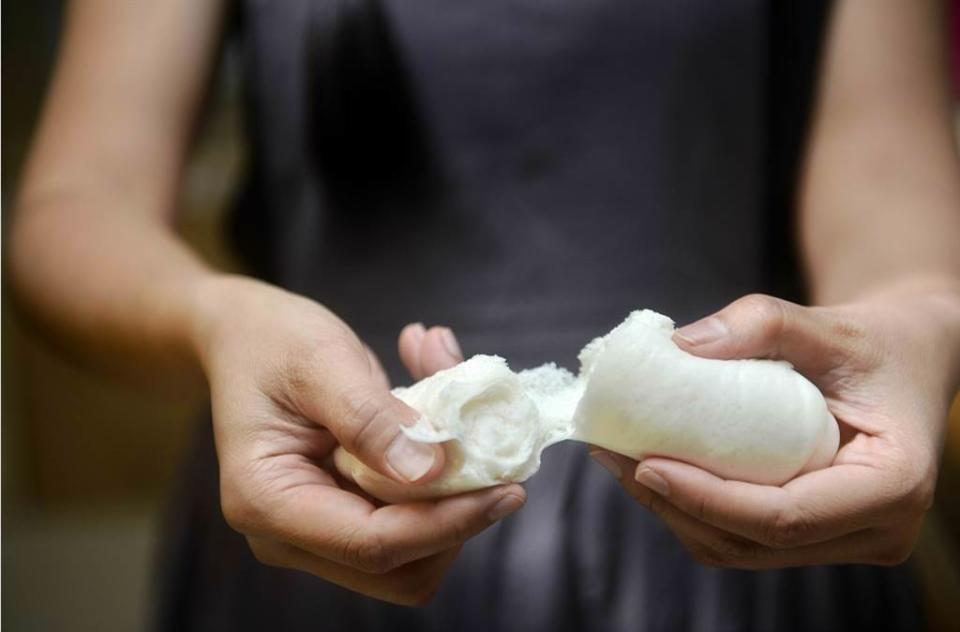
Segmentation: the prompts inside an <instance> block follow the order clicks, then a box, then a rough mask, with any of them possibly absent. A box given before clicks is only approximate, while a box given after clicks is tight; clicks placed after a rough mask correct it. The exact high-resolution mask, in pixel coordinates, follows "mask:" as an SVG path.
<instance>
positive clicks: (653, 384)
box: [337, 310, 839, 501]
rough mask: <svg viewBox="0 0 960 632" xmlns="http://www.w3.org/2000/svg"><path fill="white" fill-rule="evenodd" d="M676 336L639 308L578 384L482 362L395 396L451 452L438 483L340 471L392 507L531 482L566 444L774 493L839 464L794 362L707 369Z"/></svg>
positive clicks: (352, 467)
mask: <svg viewBox="0 0 960 632" xmlns="http://www.w3.org/2000/svg"><path fill="white" fill-rule="evenodd" d="M673 331H674V324H673V321H672V320H670V319H669V318H667V317H666V316H663V315H661V314H657V313H656V312H652V311H650V310H644V311H635V312H633V313H631V314H630V315H629V316H628V317H627V319H626V320H625V321H624V322H623V323H621V324H620V325H619V326H617V327H616V328H614V329H613V330H612V331H611V332H610V333H608V334H607V335H606V336H603V337H602V338H597V339H595V340H593V341H592V342H591V343H589V344H588V345H587V346H586V347H584V348H583V350H582V351H581V352H580V363H581V369H580V374H579V375H578V376H574V375H573V374H572V373H570V372H569V371H566V370H565V369H562V368H558V367H557V366H556V365H555V364H552V363H551V364H545V365H543V366H540V367H537V368H535V369H529V370H525V371H520V372H519V373H515V372H513V371H512V370H510V368H509V367H508V366H507V363H506V361H505V360H504V359H503V358H500V357H498V356H487V355H477V356H473V357H472V358H470V359H469V360H467V361H465V362H463V363H461V364H458V365H457V366H455V367H453V368H450V369H447V370H445V371H440V372H438V373H436V374H434V375H432V376H430V377H428V378H426V379H424V380H421V381H419V382H417V383H416V384H414V385H412V386H410V387H409V388H398V389H395V390H394V395H395V396H396V397H398V398H399V399H401V400H402V401H403V402H405V403H406V404H408V405H409V406H410V407H412V408H413V409H415V410H416V411H418V412H419V413H420V414H421V417H420V419H419V421H418V422H417V424H416V425H414V426H411V427H404V428H403V429H402V430H403V432H404V433H406V434H407V436H408V437H410V438H411V439H414V440H416V441H423V442H427V443H443V444H444V445H445V449H446V456H447V460H446V466H445V468H444V471H443V472H442V473H441V475H440V476H439V477H438V478H437V479H435V480H434V481H431V482H429V483H426V484H423V485H400V484H397V483H394V482H392V481H389V480H388V479H386V478H385V477H382V476H381V475H379V474H377V473H376V472H373V471H372V470H369V469H368V468H366V467H365V466H363V465H362V464H361V463H359V462H358V461H356V460H355V459H353V457H351V456H350V455H349V454H347V453H345V452H343V451H342V450H339V451H338V454H337V465H338V467H339V468H340V470H341V471H346V472H348V473H349V476H350V478H352V479H353V480H354V481H356V482H357V483H358V484H359V485H360V486H361V487H362V488H364V489H365V490H367V491H368V492H370V493H372V494H373V495H375V496H378V497H380V498H382V499H384V500H387V501H394V500H401V499H411V498H424V497H437V496H447V495H451V494H456V493H460V492H465V491H470V490H474V489H481V488H484V487H490V486H492V485H498V484H501V483H510V482H522V481H525V480H526V479H528V478H529V477H530V476H532V475H533V474H534V473H536V471H537V470H538V469H539V467H540V455H541V453H542V452H543V450H544V449H546V448H547V447H548V446H550V445H553V444H554V443H557V442H559V441H563V440H565V439H575V440H578V441H583V442H586V443H591V444H595V445H598V446H601V447H603V448H606V449H608V450H611V451H613V452H617V453H619V454H623V455H626V456H629V457H631V458H634V459H643V458H646V457H649V456H664V457H669V458H674V459H678V460H681V461H686V462H688V463H692V464H694V465H697V466H699V467H702V468H704V469H706V470H708V471H710V472H713V473H714V474H717V475H718V476H721V477H724V478H730V479H736V480H741V481H747V482H752V483H761V484H769V485H780V484H782V483H785V482H787V481H788V480H790V479H792V478H794V477H795V476H796V475H798V474H800V473H802V472H806V471H810V470H815V469H819V468H823V467H826V466H828V465H829V464H830V463H831V462H832V460H833V457H834V455H835V453H836V451H837V446H838V443H839V429H838V427H837V422H836V420H835V419H834V418H833V415H831V414H830V411H829V410H828V409H827V404H826V402H825V400H824V398H823V396H822V395H821V394H820V391H819V390H817V388H816V386H814V385H813V384H812V383H811V382H809V381H808V380H807V379H806V378H804V377H803V376H802V375H800V374H799V373H797V372H796V371H794V370H793V367H791V366H790V364H788V363H786V362H781V361H774V360H712V359H706V358H699V357H696V356H693V355H691V354H689V353H687V352H686V351H684V350H682V349H680V348H679V347H677V346H676V344H675V343H674V342H673V340H672V335H673Z"/></svg>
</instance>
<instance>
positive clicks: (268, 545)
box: [247, 538, 460, 606]
mask: <svg viewBox="0 0 960 632" xmlns="http://www.w3.org/2000/svg"><path fill="white" fill-rule="evenodd" d="M247 540H248V542H249V544H250V549H251V550H252V551H253V553H254V555H255V556H256V558H257V559H258V560H259V561H260V562H262V563H264V564H267V565H269V566H276V567H280V568H290V569H294V570H299V571H304V572H307V573H310V574H312V575H316V576H317V577H320V578H322V579H325V580H327V581H329V582H332V583H334V584H337V585H338V586H341V587H343V588H346V589H348V590H352V591H354V592H357V593H360V594H363V595H367V596H370V597H374V598H376V599H381V600H383V601H389V602H390V603H395V604H399V605H403V606H419V605H424V604H425V603H427V602H428V601H430V599H431V598H432V597H433V595H434V594H435V593H436V591H437V589H438V588H439V586H440V583H441V580H442V579H443V576H444V573H445V572H446V570H447V569H448V568H449V567H450V565H451V564H453V562H454V560H456V558H457V554H458V553H459V552H460V547H454V548H452V549H450V550H447V551H443V552H442V553H438V554H436V555H433V556H430V557H427V558H423V559H420V560H416V561H414V562H411V563H409V564H405V565H404V566H401V567H399V568H396V569H393V570H391V571H389V572H387V573H383V574H379V575H378V574H373V573H365V572H363V571H360V570H357V569H355V568H351V567H349V566H344V565H343V564H337V563H336V562H331V561H330V560H327V559H324V558H322V557H317V556H316V555H312V554H311V553H309V552H307V551H304V550H303V549H300V548H298V547H295V546H293V545H290V544H285V543H280V542H272V541H269V540H265V539H262V538H247Z"/></svg>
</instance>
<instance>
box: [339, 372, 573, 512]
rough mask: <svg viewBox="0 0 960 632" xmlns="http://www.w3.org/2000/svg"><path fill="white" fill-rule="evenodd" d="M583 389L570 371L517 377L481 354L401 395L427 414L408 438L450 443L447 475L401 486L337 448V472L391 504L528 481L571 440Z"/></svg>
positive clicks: (407, 431) (409, 429)
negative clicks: (556, 447) (550, 453)
mask: <svg viewBox="0 0 960 632" xmlns="http://www.w3.org/2000/svg"><path fill="white" fill-rule="evenodd" d="M582 389H583V384H582V382H580V381H579V380H578V379H577V378H576V377H575V376H574V375H573V374H572V373H570V372H569V371H567V370H566V369H561V368H558V367H557V366H556V365H554V364H545V365H543V366H540V367H537V368H535V369H529V370H526V371H520V372H519V373H514V372H513V371H511V370H510V368H509V367H508V366H507V362H506V360H504V359H503V358H501V357H498V356H489V355H475V356H473V357H472V358H470V359H469V360H466V361H464V362H461V363H460V364H458V365H456V366H454V367H452V368H449V369H446V370H444V371H439V372H437V373H435V374H434V375H432V376H430V377H428V378H426V379H424V380H420V381H419V382H417V383H416V384H414V385H412V386H410V387H407V388H396V389H394V390H393V394H394V396H396V397H397V398H398V399H400V400H401V401H403V402H404V403H406V404H407V405H409V406H410V407H411V408H413V409H414V410H416V411H417V412H419V413H420V414H421V417H420V418H419V420H418V421H417V423H416V424H415V425H413V426H403V427H401V430H402V432H404V433H405V434H406V435H407V436H408V437H410V438H411V439H413V440H415V441H422V442H424V443H443V444H444V445H445V452H446V464H445V466H444V470H443V472H442V474H441V475H440V476H439V477H438V478H436V479H434V480H433V481H431V482H429V483H425V484H420V485H402V484H399V483H395V482H394V481H392V480H390V479H388V478H386V477H385V476H382V475H380V474H378V473H377V472H375V471H373V470H370V469H369V468H367V467H366V466H364V465H363V464H362V463H360V462H359V461H357V460H356V459H355V458H354V457H352V456H351V455H349V454H348V453H346V452H344V451H343V450H338V451H337V454H336V460H337V467H338V469H339V470H340V471H341V472H345V473H347V475H348V477H349V478H351V479H352V480H354V481H355V482H356V483H357V484H358V485H360V487H361V488H363V489H364V490H366V491H367V492H369V493H371V494H372V495H374V496H376V497H378V498H381V499H382V500H386V501H391V502H393V501H398V500H411V499H417V498H433V497H438V496H449V495H451V494H457V493H460V492H465V491H469V490H474V489H481V488H484V487H490V486H493V485H499V484H502V483H511V482H520V481H525V480H527V479H528V478H530V477H531V476H533V474H535V473H536V471H537V470H538V469H540V454H541V453H542V452H543V450H544V449H545V448H547V447H548V446H550V445H553V444H554V443H557V442H558V441H562V440H564V439H567V438H569V437H570V435H571V434H572V432H573V428H572V426H571V423H572V419H573V411H574V409H575V408H576V406H577V402H578V401H579V400H580V396H581V394H582Z"/></svg>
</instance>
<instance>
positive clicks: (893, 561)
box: [874, 539, 913, 566]
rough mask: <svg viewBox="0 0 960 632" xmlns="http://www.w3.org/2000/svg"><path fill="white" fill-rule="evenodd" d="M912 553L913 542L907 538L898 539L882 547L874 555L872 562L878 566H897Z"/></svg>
mask: <svg viewBox="0 0 960 632" xmlns="http://www.w3.org/2000/svg"><path fill="white" fill-rule="evenodd" d="M912 553H913V542H911V541H909V540H908V539H898V540H896V541H895V542H893V543H892V544H888V545H887V546H885V547H883V549H881V550H880V552H879V553H878V554H877V555H876V557H875V559H874V562H875V563H876V564H879V565H880V566H899V565H900V564H903V563H904V562H906V561H907V560H908V559H910V555H911V554H912Z"/></svg>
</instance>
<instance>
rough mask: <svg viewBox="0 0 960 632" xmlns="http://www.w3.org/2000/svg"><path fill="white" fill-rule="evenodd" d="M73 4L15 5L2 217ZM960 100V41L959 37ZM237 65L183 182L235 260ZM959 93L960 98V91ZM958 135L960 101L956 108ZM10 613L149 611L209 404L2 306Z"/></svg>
mask: <svg viewBox="0 0 960 632" xmlns="http://www.w3.org/2000/svg"><path fill="white" fill-rule="evenodd" d="M60 17H61V3H60V2H56V1H46V2H43V1H39V0H38V1H31V2H7V3H6V4H5V5H4V7H3V27H2V29H3V33H2V35H3V41H2V50H3V57H4V58H5V59H6V64H5V65H4V68H3V70H4V71H5V72H4V73H3V88H4V90H3V92H4V96H5V99H4V100H3V111H2V124H3V143H2V146H3V147H2V159H3V165H4V169H3V171H2V203H3V213H4V214H3V223H4V226H5V225H6V223H7V221H8V220H9V217H8V213H9V210H10V202H11V199H12V197H13V194H14V190H15V186H16V182H17V179H18V175H19V173H20V167H21V164H22V161H23V158H24V154H25V152H26V150H27V147H28V143H29V140H30V137H31V134H32V130H33V126H34V124H35V122H36V120H37V116H38V113H39V108H40V105H41V101H42V97H43V93H44V89H45V85H46V82H47V78H48V74H49V72H50V70H51V66H52V63H53V60H54V55H55V52H56V44H57V36H58V32H59V28H60ZM954 22H955V29H956V32H958V33H960V13H957V17H956V18H955V20H954ZM954 61H955V77H956V82H957V85H958V91H957V94H958V97H960V46H955V54H954ZM238 92H239V85H238V77H237V71H236V65H235V64H234V63H233V62H232V61H231V58H230V56H229V54H228V55H227V56H226V57H225V58H224V60H223V62H222V64H221V71H220V73H219V78H218V80H217V86H216V88H215V91H214V94H213V97H212V100H211V104H210V109H209V113H208V115H207V118H206V120H205V122H204V125H203V129H202V134H201V136H200V139H199V140H198V143H197V145H196V148H195V151H194V154H193V157H192V159H191V162H190V165H189V168H188V173H187V178H186V182H185V187H184V190H183V192H182V195H183V200H182V209H183V212H182V216H181V220H180V231H181V232H182V233H183V235H184V236H185V237H186V238H187V240H188V241H189V242H190V243H192V244H193V245H194V246H195V247H196V248H197V249H198V250H199V251H200V252H202V253H203V254H204V255H205V256H206V257H207V258H208V259H210V260H211V261H213V262H215V263H216V264H217V265H219V266H221V267H225V268H234V267H235V264H234V261H233V259H232V258H231V256H230V253H229V251H228V249H227V248H226V247H225V243H224V240H223V239H222V237H221V233H220V226H221V223H222V221H221V220H222V217H223V215H224V212H225V209H226V208H228V206H229V204H230V201H231V199H232V198H231V196H232V192H233V189H234V186H235V184H236V182H237V179H238V176H239V173H240V171H241V170H242V167H243V162H244V157H245V148H244V144H243V139H242V134H241V118H240V117H241V110H240V106H239V94H238ZM958 102H960V98H958ZM957 132H958V141H960V107H958V110H957ZM2 336H3V342H4V343H5V344H3V345H2V362H3V364H2V369H3V382H2V393H3V398H2V420H3V427H2V432H3V442H2V464H3V467H2V476H3V479H2V480H3V499H2V503H3V506H2V517H3V526H2V545H3V549H2V581H3V587H4V590H3V593H2V624H3V625H4V626H5V627H7V629H8V630H17V631H33V630H38V631H39V630H44V631H46V630H75V631H85V630H97V631H98V632H111V631H113V630H132V629H139V628H141V627H142V625H143V622H144V620H145V616H146V613H147V612H148V608H149V591H150V581H151V568H152V563H153V555H154V542H155V539H156V531H157V526H158V524H159V518H160V515H161V512H162V511H163V509H164V502H165V499H166V495H167V491H168V489H169V488H170V487H171V486H172V485H173V483H174V478H175V476H176V471H177V467H178V464H179V461H180V459H181V454H182V452H183V449H184V447H185V445H186V443H187V441H188V440H189V436H190V433H191V432H192V429H193V427H194V426H195V423H196V421H197V419H198V418H199V417H200V415H201V412H202V410H203V407H204V406H205V405H206V403H205V402H204V401H199V400H196V399H192V398H189V397H184V398H181V399H175V398H171V397H169V396H168V397H164V398H158V397H151V396H149V395H146V394H143V393H139V392H134V391H131V390H127V389H125V388H124V387H121V386H118V385H116V384H114V383H111V382H109V381H107V380H104V379H100V378H98V377H97V376H95V375H91V374H90V373H88V372H85V371H84V370H82V369H79V368H76V367H74V366H71V365H69V364H67V363H66V362H65V361H63V360H62V359H60V358H58V357H57V356H55V355H54V354H52V353H51V352H50V351H48V350H47V349H45V348H44V347H43V346H42V345H41V344H40V343H38V342H37V341H36V340H35V339H34V338H33V337H32V336H31V335H30V332H29V331H28V330H26V329H25V328H24V327H23V324H22V323H21V322H19V321H18V320H17V317H16V315H15V314H14V313H12V311H11V309H10V301H9V297H8V296H7V295H6V291H4V295H3V313H2ZM958 551H960V405H955V406H954V409H953V414H952V417H951V433H950V435H949V437H948V440H947V449H946V451H945V457H944V467H943V470H942V475H941V481H940V485H939V488H938V494H937V505H936V507H935V509H934V511H933V512H931V515H930V517H929V519H928V520H927V523H926V526H925V530H924V533H923V536H922V538H921V543H920V546H919V548H918V551H917V554H916V555H915V556H914V559H913V560H912V561H911V563H913V564H915V565H916V566H917V568H918V569H919V571H920V573H921V576H922V577H923V579H924V585H925V591H926V594H927V600H928V605H929V608H930V612H931V615H932V617H933V621H934V624H935V625H936V629H944V630H947V629H956V627H955V626H956V625H957V622H958V621H960V572H958V569H960V566H958V564H957V562H958V559H960V557H958Z"/></svg>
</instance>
